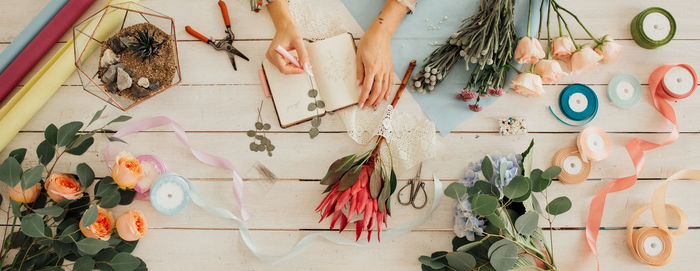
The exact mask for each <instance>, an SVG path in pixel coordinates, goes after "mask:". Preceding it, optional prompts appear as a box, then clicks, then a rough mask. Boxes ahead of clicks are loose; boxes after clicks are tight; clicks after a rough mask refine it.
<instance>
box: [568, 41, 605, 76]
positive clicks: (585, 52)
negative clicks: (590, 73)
mask: <svg viewBox="0 0 700 271" xmlns="http://www.w3.org/2000/svg"><path fill="white" fill-rule="evenodd" d="M601 59H603V56H601V55H599V54H598V53H596V52H595V51H593V49H591V47H589V46H584V47H583V48H581V49H580V50H578V51H576V52H574V53H573V54H572V55H571V72H572V73H581V72H584V71H586V70H589V69H591V68H593V67H594V66H595V65H598V62H600V60H601Z"/></svg>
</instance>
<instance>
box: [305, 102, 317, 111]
mask: <svg viewBox="0 0 700 271" xmlns="http://www.w3.org/2000/svg"><path fill="white" fill-rule="evenodd" d="M306 109H307V110H309V111H314V110H316V103H315V102H313V103H310V104H309V106H307V107H306Z"/></svg>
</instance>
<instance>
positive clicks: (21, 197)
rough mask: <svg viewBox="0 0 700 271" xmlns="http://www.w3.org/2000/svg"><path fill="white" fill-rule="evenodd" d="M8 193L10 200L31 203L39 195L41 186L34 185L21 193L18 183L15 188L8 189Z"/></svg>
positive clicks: (20, 185) (20, 186)
mask: <svg viewBox="0 0 700 271" xmlns="http://www.w3.org/2000/svg"><path fill="white" fill-rule="evenodd" d="M8 191H9V193H8V194H10V198H11V199H12V200H14V201H16V202H19V203H32V202H35V201H36V198H38V197H39V194H40V193H41V184H36V185H34V186H32V187H30V188H28V189H27V190H24V191H23V190H22V184H21V183H18V184H17V185H15V187H8Z"/></svg>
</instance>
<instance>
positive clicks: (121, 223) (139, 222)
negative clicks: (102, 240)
mask: <svg viewBox="0 0 700 271" xmlns="http://www.w3.org/2000/svg"><path fill="white" fill-rule="evenodd" d="M147 229H148V223H146V218H145V217H144V216H143V213H141V211H131V210H129V211H127V212H126V213H124V214H122V215H121V216H119V218H117V233H118V234H119V237H121V238H122V239H124V240H125V241H136V240H139V239H141V237H143V236H144V235H145V234H146V230H147Z"/></svg>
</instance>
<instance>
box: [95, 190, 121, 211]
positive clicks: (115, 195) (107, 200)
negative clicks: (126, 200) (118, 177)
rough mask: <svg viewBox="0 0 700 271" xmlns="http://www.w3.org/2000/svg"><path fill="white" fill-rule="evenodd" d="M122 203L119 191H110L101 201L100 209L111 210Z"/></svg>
mask: <svg viewBox="0 0 700 271" xmlns="http://www.w3.org/2000/svg"><path fill="white" fill-rule="evenodd" d="M120 201H121V194H119V191H117V190H108V191H107V192H106V193H105V194H104V195H102V198H101V199H100V207H102V208H105V209H109V208H114V207H116V206H117V205H118V204H119V202H120Z"/></svg>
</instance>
